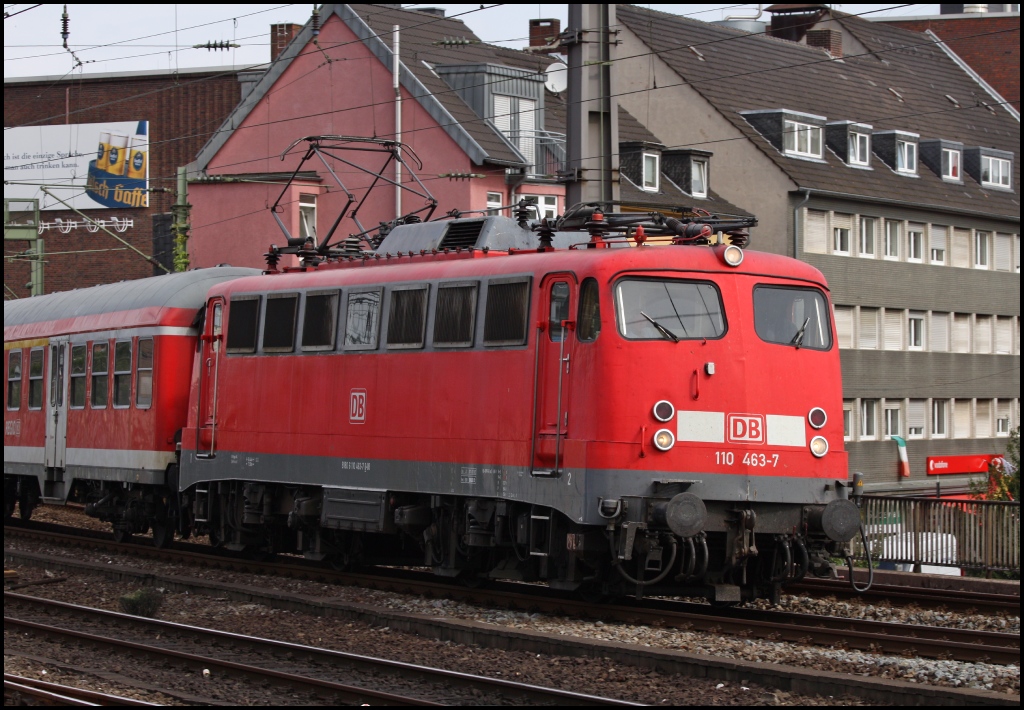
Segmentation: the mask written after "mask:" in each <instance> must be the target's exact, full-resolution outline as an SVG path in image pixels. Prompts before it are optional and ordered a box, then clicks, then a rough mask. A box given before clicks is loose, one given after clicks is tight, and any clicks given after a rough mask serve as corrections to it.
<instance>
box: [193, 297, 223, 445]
mask: <svg viewBox="0 0 1024 710" xmlns="http://www.w3.org/2000/svg"><path fill="white" fill-rule="evenodd" d="M223 339H224V299H223V298H220V297H217V298H211V299H210V302H209V303H208V304H207V306H206V322H205V324H204V329H203V335H202V343H203V347H202V353H203V357H202V359H201V360H200V362H199V402H198V406H199V411H198V412H196V415H197V416H196V438H197V441H196V456H198V457H199V458H211V459H212V458H213V457H214V456H215V455H216V452H217V390H218V387H217V380H218V374H219V373H220V358H221V355H222V354H223V351H224V343H223Z"/></svg>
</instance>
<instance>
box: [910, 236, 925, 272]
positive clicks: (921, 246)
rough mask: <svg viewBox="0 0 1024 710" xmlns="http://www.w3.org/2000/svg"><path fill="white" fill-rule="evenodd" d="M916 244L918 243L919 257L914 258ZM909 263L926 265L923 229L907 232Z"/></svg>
mask: <svg viewBox="0 0 1024 710" xmlns="http://www.w3.org/2000/svg"><path fill="white" fill-rule="evenodd" d="M914 242H917V256H914ZM907 261H912V262H914V263H915V264H923V263H924V230H923V229H908V230H907Z"/></svg>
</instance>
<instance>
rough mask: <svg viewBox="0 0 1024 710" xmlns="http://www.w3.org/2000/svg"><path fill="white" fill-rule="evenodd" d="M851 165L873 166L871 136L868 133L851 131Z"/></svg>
mask: <svg viewBox="0 0 1024 710" xmlns="http://www.w3.org/2000/svg"><path fill="white" fill-rule="evenodd" d="M849 141H850V143H849V145H850V155H849V158H850V160H849V163H850V165H870V164H871V136H870V135H868V134H867V133H858V132H857V131H850V137H849Z"/></svg>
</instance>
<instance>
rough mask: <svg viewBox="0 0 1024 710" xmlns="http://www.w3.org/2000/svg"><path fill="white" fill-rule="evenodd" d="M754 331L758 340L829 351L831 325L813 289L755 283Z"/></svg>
mask: <svg viewBox="0 0 1024 710" xmlns="http://www.w3.org/2000/svg"><path fill="white" fill-rule="evenodd" d="M754 332H756V333H757V335H758V337H759V338H761V340H763V341H765V342H767V343H777V344H779V345H792V346H793V347H795V348H797V349H799V348H809V349H811V350H829V349H830V348H831V347H832V326H831V325H830V324H829V320H828V306H827V305H826V304H825V297H824V295H822V293H821V292H820V291H818V290H816V289H813V288H790V287H781V286H756V287H755V288H754Z"/></svg>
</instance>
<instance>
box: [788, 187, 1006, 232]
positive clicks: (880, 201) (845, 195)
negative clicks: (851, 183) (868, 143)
mask: <svg viewBox="0 0 1024 710" xmlns="http://www.w3.org/2000/svg"><path fill="white" fill-rule="evenodd" d="M794 192H804V193H806V194H807V195H817V196H819V197H838V198H840V199H843V200H855V201H857V202H870V203H872V204H877V205H894V206H897V207H913V208H914V209H919V210H929V211H931V212H942V213H943V214H954V215H969V216H972V217H984V218H987V219H991V220H995V221H1003V222H1009V223H1011V224H1020V215H1019V214H1017V215H1000V214H993V213H992V212H981V211H979V210H963V209H952V208H949V207H942V206H941V205H927V204H923V203H920V202H907V201H906V200H890V199H886V198H884V197H869V196H867V195H854V194H851V193H849V192H835V191H833V190H818V189H815V188H813V187H801V188H800V189H799V190H795V191H794Z"/></svg>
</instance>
